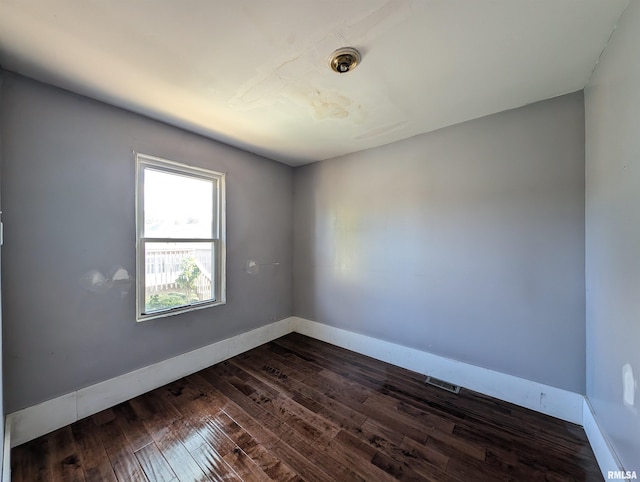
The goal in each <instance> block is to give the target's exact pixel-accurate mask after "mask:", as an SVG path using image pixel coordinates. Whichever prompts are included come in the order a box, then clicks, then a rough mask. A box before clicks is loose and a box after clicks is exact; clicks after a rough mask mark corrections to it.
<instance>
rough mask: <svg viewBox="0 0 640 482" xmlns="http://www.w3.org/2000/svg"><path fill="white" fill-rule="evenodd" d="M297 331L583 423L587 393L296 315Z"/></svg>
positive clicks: (569, 420)
mask: <svg viewBox="0 0 640 482" xmlns="http://www.w3.org/2000/svg"><path fill="white" fill-rule="evenodd" d="M293 329H294V331H297V332H298V333H301V334H303V335H307V336H310V337H312V338H316V339H318V340H321V341H325V342H327V343H331V344H332V345H336V346H340V347H342V348H346V349H348V350H351V351H355V352H357V353H361V354H363V355H367V356H370V357H372V358H376V359H378V360H382V361H385V362H387V363H391V364H392V365H396V366H399V367H402V368H406V369H408V370H412V371H414V372H418V373H422V374H424V375H431V376H434V377H436V378H440V379H442V380H447V381H449V382H451V383H454V384H456V385H460V386H461V387H465V388H468V389H470V390H474V391H476V392H480V393H484V394H485V395H489V396H492V397H495V398H498V399H500V400H504V401H507V402H511V403H514V404H516V405H519V406H521V407H525V408H529V409H531V410H535V411H536V412H541V413H544V414H547V415H551V416H553V417H556V418H559V419H562V420H566V421H568V422H572V423H575V424H578V425H582V404H583V399H584V397H583V396H582V395H580V394H578V393H573V392H570V391H567V390H563V389H561V388H556V387H551V386H549V385H544V384H542V383H538V382H533V381H531V380H525V379H523V378H519V377H516V376H513V375H507V374H505V373H500V372H496V371H493V370H488V369H486V368H481V367H478V366H475V365H470V364H468V363H463V362H459V361H455V360H451V359H449V358H444V357H441V356H438V355H433V354H431V353H427V352H424V351H420V350H415V349H413V348H408V347H406V346H402V345H397V344H395V343H390V342H388V341H383V340H379V339H377V338H372V337H370V336H366V335H361V334H358V333H353V332H350V331H346V330H342V329H340V328H335V327H333V326H329V325H325V324H322V323H316V322H314V321H310V320H306V319H304V318H299V317H294V328H293Z"/></svg>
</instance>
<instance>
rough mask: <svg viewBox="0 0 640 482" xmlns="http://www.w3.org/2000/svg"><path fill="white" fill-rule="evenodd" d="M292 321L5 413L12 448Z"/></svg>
mask: <svg viewBox="0 0 640 482" xmlns="http://www.w3.org/2000/svg"><path fill="white" fill-rule="evenodd" d="M293 321H294V320H293V318H285V319H284V320H280V321H277V322H275V323H271V324H269V325H266V326H263V327H260V328H256V329H255V330H251V331H248V332H246V333H242V334H240V335H237V336H234V337H231V338H227V339H225V340H221V341H219V342H216V343H213V344H211V345H208V346H205V347H202V348H198V349H197V350H193V351H190V352H187V353H183V354H181V355H178V356H176V357H173V358H169V359H168V360H163V361H161V362H158V363H154V364H153V365H149V366H147V367H144V368H140V369H139V370H135V371H132V372H129V373H125V374H123V375H120V376H117V377H115V378H111V379H109V380H105V381H104V382H100V383H96V384H95V385H91V386H88V387H85V388H82V389H80V390H77V391H75V392H71V393H67V394H65V395H62V396H60V397H57V398H54V399H51V400H47V401H46V402H42V403H39V404H38V405H33V406H31V407H27V408H25V409H22V410H18V411H17V412H13V413H10V414H9V415H7V420H8V424H7V425H8V426H9V429H10V430H11V447H15V446H17V445H20V444H23V443H25V442H28V441H29V440H33V439H35V438H37V437H40V436H41V435H44V434H47V433H49V432H52V431H54V430H57V429H59V428H60V427H64V426H65V425H69V424H71V423H73V422H75V421H77V420H80V419H82V418H85V417H88V416H89V415H93V414H94V413H98V412H100V411H101V410H104V409H107V408H110V407H113V406H114V405H117V404H118V403H121V402H124V401H126V400H129V399H131V398H133V397H137V396H138V395H141V394H143V393H146V392H148V391H151V390H154V389H156V388H158V387H161V386H163V385H165V384H167V383H170V382H172V381H174V380H177V379H179V378H182V377H184V376H187V375H190V374H191V373H195V372H197V371H199V370H202V369H203V368H206V367H209V366H211V365H214V364H216V363H219V362H221V361H223V360H226V359H228V358H231V357H233V356H235V355H238V354H240V353H243V352H245V351H248V350H251V349H252V348H255V347H257V346H260V345H262V344H264V343H267V342H269V341H271V340H275V339H276V338H280V337H281V336H284V335H286V334H288V333H291V332H292V331H293Z"/></svg>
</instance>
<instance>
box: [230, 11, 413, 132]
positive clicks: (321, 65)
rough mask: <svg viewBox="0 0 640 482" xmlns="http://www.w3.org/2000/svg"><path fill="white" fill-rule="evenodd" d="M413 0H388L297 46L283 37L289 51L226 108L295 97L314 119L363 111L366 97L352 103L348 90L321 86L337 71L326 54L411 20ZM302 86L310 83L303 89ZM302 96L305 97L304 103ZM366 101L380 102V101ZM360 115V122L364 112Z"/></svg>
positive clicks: (262, 69) (246, 107)
mask: <svg viewBox="0 0 640 482" xmlns="http://www.w3.org/2000/svg"><path fill="white" fill-rule="evenodd" d="M413 3H414V2H412V1H410V0H389V1H388V2H385V3H384V4H383V5H382V6H380V7H379V8H376V9H374V10H373V11H370V12H367V13H363V15H362V16H361V17H360V18H357V19H355V20H354V21H352V22H345V21H341V22H337V23H336V24H334V25H333V26H329V27H328V29H327V33H325V34H323V35H322V36H318V37H317V38H315V39H309V40H308V41H307V42H305V43H304V44H302V45H300V44H298V45H296V44H295V42H294V40H295V37H291V36H289V38H288V39H287V40H288V41H290V42H291V44H289V45H287V46H286V47H289V51H288V52H283V54H282V55H281V56H280V58H279V59H278V61H277V62H273V63H271V64H269V65H261V66H259V67H258V68H257V69H256V70H257V74H256V75H255V76H254V77H253V78H251V79H248V80H247V81H246V82H245V83H244V84H243V85H242V86H241V87H240V88H239V89H238V91H237V92H236V95H235V96H233V97H232V98H231V99H229V101H228V104H229V106H230V107H231V108H233V109H234V110H237V111H248V110H253V109H260V108H266V107H270V106H273V105H275V104H278V103H281V102H291V101H293V102H294V103H296V104H299V105H304V106H309V105H311V107H312V111H313V113H314V118H316V119H328V118H332V119H344V118H346V117H350V116H351V115H352V113H353V112H352V110H353V105H356V104H357V109H358V110H362V107H361V105H362V104H363V102H364V99H363V101H361V102H354V101H353V100H352V99H349V98H348V97H347V95H346V94H344V95H339V94H334V93H331V94H329V93H327V92H325V91H322V90H321V88H322V87H323V86H325V85H332V84H334V83H335V77H333V75H335V74H334V73H333V72H331V70H330V68H329V67H328V63H327V58H328V55H329V54H330V53H331V52H333V51H334V50H335V49H336V48H339V47H344V46H345V45H347V44H348V45H357V46H366V45H367V44H368V43H370V42H371V40H372V39H373V38H375V37H377V36H379V35H381V34H383V33H385V32H387V31H389V30H391V29H392V28H393V27H395V26H396V25H397V24H398V23H400V22H402V21H404V20H407V19H408V18H410V17H411V11H412V4H413ZM254 21H255V19H254ZM294 49H295V50H294ZM365 51H366V49H365ZM301 84H303V85H311V86H312V87H311V88H310V89H306V88H301V87H300V85H301ZM307 92H311V93H312V94H311V95H312V97H313V98H311V99H308V98H307V97H308V94H307ZM301 97H303V98H305V100H304V101H303V102H301ZM368 100H369V102H370V103H379V99H377V100H376V99H368ZM349 106H352V107H350V108H348V107H349ZM358 119H359V120H360V121H362V120H363V118H362V116H358Z"/></svg>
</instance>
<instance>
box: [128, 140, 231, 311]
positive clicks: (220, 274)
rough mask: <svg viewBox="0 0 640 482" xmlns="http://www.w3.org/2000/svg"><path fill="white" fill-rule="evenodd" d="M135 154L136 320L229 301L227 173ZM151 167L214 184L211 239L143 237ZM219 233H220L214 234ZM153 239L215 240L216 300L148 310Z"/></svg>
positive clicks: (175, 240) (159, 240)
mask: <svg viewBox="0 0 640 482" xmlns="http://www.w3.org/2000/svg"><path fill="white" fill-rule="evenodd" d="M135 157H136V321H139V322H140V321H147V320H152V319H155V318H163V317H166V316H173V315H177V314H180V313H186V312H189V311H194V310H200V309H203V308H209V307H211V306H218V305H223V304H225V303H226V295H227V293H226V219H225V211H226V209H225V207H226V206H225V199H226V195H225V174H224V173H221V172H216V171H211V170H209V169H203V168H200V167H194V166H189V165H187V164H182V163H179V162H175V161H169V160H167V159H162V158H160V157H154V156H149V155H147V154H141V153H137V152H136V153H135ZM146 168H151V169H153V170H156V171H161V172H167V173H170V174H177V175H180V176H186V177H190V178H196V179H205V180H208V181H212V182H213V183H214V195H213V200H212V203H213V217H214V219H213V234H214V237H213V238H210V239H193V238H186V239H181V238H145V237H144V171H145V169H146ZM216 234H217V236H215V235H216ZM148 242H149V243H151V242H161V243H165V242H168V243H173V242H177V243H181V242H189V243H191V242H210V243H213V249H214V253H215V254H214V263H215V269H214V272H213V273H212V276H214V280H215V293H214V299H212V300H205V301H199V302H194V303H190V304H188V305H182V306H177V307H174V308H167V309H164V310H157V311H152V312H149V313H145V287H146V283H145V263H146V258H145V245H146V243H148Z"/></svg>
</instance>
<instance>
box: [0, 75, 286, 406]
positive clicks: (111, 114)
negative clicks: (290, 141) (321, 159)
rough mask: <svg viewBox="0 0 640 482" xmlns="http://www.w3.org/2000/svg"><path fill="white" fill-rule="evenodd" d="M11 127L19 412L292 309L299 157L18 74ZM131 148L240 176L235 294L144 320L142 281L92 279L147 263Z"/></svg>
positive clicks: (231, 187)
mask: <svg viewBox="0 0 640 482" xmlns="http://www.w3.org/2000/svg"><path fill="white" fill-rule="evenodd" d="M0 125H1V132H0V134H1V135H2V138H3V140H4V141H3V144H2V157H3V163H4V164H3V171H2V206H3V210H4V215H3V216H4V222H5V235H6V236H5V246H4V248H3V260H2V261H3V266H2V277H3V279H4V280H5V284H4V286H3V293H2V294H3V303H4V306H3V321H4V341H5V343H4V347H5V353H4V362H5V384H6V385H5V387H6V391H5V397H6V408H7V410H8V411H9V412H11V411H14V410H17V409H20V408H23V407H26V406H29V405H33V404H36V403H38V402H41V401H43V400H46V399H50V398H52V397H55V396H59V395H61V394H64V393H68V392H70V391H73V390H76V389H78V388H81V387H84V386H87V385H90V384H93V383H95V382H98V381H101V380H104V379H108V378H111V377H114V376H117V375H119V374H122V373H125V372H129V371H131V370H134V369H136V368H139V367H143V366H146V365H149V364H152V363H154V362H157V361H160V360H163V359H166V358H169V357H172V356H175V355H177V354H180V353H183V352H186V351H189V350H192V349H195V348H198V347H201V346H204V345H207V344H210V343H213V342H215V341H217V340H220V339H223V338H226V337H229V336H233V335H236V334H238V333H242V332H245V331H248V330H250V329H253V328H256V327H259V326H261V325H265V324H267V323H270V322H272V321H275V320H279V319H282V318H285V317H287V316H290V315H291V314H292V299H291V297H292V295H291V293H292V286H291V283H292V259H291V258H292V254H291V253H292V189H293V184H292V180H293V174H292V169H291V168H289V167H287V166H284V165H282V164H279V163H276V162H273V161H269V160H266V159H264V158H260V157H258V156H255V155H252V154H249V153H246V152H243V151H239V150H236V149H233V148H231V147H228V146H225V145H223V144H220V143H216V142H214V141H211V140H208V139H205V138H202V137H199V136H196V135H194V134H191V133H188V132H185V131H182V130H178V129H176V128H172V127H169V126H167V125H164V124H161V123H158V122H155V121H152V120H149V119H146V118H144V117H141V116H138V115H135V114H132V113H129V112H126V111H123V110H120V109H117V108H114V107H110V106H107V105H104V104H101V103H98V102H95V101H92V100H89V99H87V98H83V97H79V96H76V95H73V94H69V93H67V92H64V91H61V90H58V89H56V88H53V87H49V86H46V85H43V84H39V83H37V82H34V81H31V80H28V79H25V78H22V77H20V76H17V75H14V74H11V73H5V79H4V84H3V85H2V91H1V107H0ZM132 149H134V150H136V151H138V152H143V153H147V154H152V155H155V156H160V157H164V158H167V159H172V160H175V161H180V162H185V163H188V164H192V165H196V166H202V167H206V168H211V169H214V170H218V171H222V172H226V173H227V174H228V176H227V244H228V253H227V305H225V306H219V307H213V308H208V309H204V310H200V311H196V312H192V313H188V314H183V315H178V316H173V317H169V318H163V319H158V320H152V321H147V322H144V323H136V321H135V306H134V305H135V294H134V293H135V290H134V289H133V287H132V288H131V290H130V291H129V292H128V293H122V292H121V291H120V290H116V289H112V290H110V291H108V292H106V293H102V294H98V293H94V292H91V291H87V290H86V289H84V288H83V284H82V282H81V279H82V277H83V274H85V273H86V272H88V271H89V270H92V269H97V270H99V271H101V272H102V273H105V274H107V273H108V272H109V271H110V270H111V269H112V268H113V267H115V266H122V267H124V268H125V269H127V270H128V271H129V272H130V273H135V214H134V213H135V206H134V191H135V188H134V186H135V182H134V181H135V179H134V177H135V169H134V158H133V154H132ZM248 259H254V260H257V261H258V262H259V263H265V266H263V267H262V268H263V269H261V272H260V273H259V274H258V275H255V276H254V275H249V274H248V273H247V272H246V262H247V260H248ZM276 262H277V263H280V264H279V266H274V265H273V264H272V263H276Z"/></svg>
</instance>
